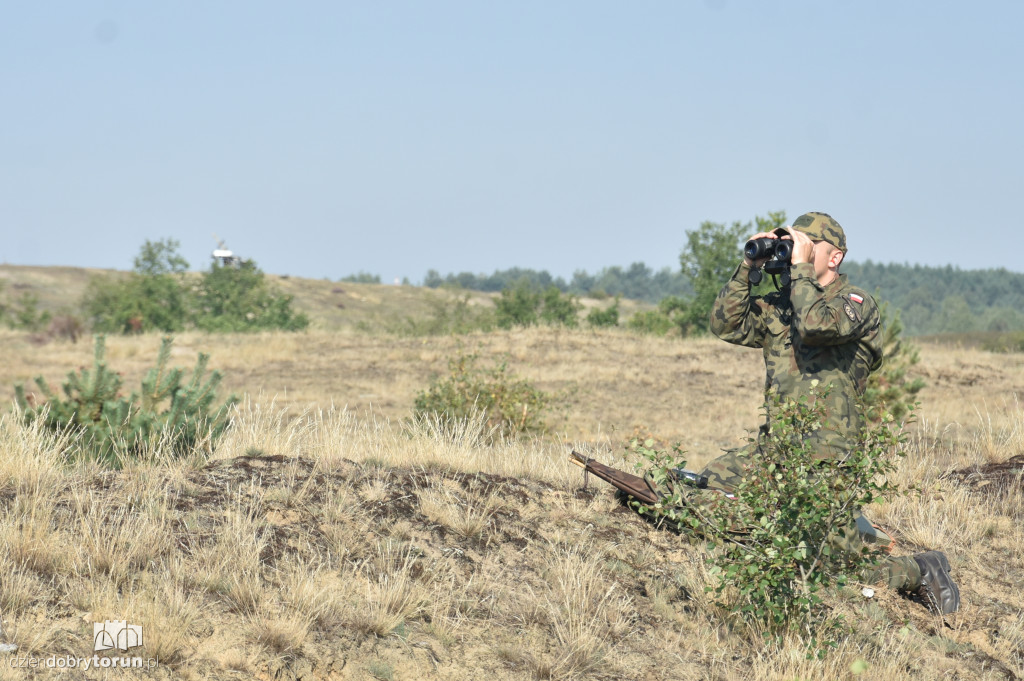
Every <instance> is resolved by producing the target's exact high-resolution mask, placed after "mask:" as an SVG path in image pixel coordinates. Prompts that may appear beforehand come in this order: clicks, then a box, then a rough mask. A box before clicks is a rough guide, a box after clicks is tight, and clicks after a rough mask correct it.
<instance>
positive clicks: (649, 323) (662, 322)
mask: <svg viewBox="0 0 1024 681" xmlns="http://www.w3.org/2000/svg"><path fill="white" fill-rule="evenodd" d="M674 326H675V324H673V323H672V320H671V319H669V318H668V315H665V314H664V313H662V312H661V311H660V310H641V311H639V312H637V313H635V314H634V315H633V316H632V317H630V318H629V320H628V321H627V322H626V328H628V329H629V330H631V331H636V332H637V333H648V334H651V335H652V336H664V335H665V334H667V333H668V332H669V331H671V330H672V328H673V327H674Z"/></svg>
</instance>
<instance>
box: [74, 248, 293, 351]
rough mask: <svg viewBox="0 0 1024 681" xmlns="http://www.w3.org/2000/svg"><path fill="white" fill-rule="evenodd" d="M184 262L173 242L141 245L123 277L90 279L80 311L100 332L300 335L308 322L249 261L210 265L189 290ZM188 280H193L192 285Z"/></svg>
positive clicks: (286, 297) (112, 276) (111, 276)
mask: <svg viewBox="0 0 1024 681" xmlns="http://www.w3.org/2000/svg"><path fill="white" fill-rule="evenodd" d="M187 269H188V262H187V261H186V260H185V259H184V258H182V257H181V256H180V255H178V242H177V241H175V240H173V239H164V240H160V241H155V242H154V241H148V240H147V241H146V242H145V244H143V246H142V250H141V251H140V253H139V255H138V256H137V257H136V258H135V268H134V269H133V270H132V272H131V273H130V274H129V275H128V276H127V277H121V276H117V275H108V276H102V277H94V278H93V279H92V280H91V281H90V282H89V284H88V286H87V287H86V291H85V295H84V296H83V298H82V307H83V310H84V313H85V315H86V317H87V319H88V320H89V323H90V325H91V327H92V329H93V330H94V331H98V332H100V333H141V332H144V331H163V332H168V333H170V332H176V331H181V330H183V329H185V328H196V329H200V330H202V331H263V330H267V329H282V330H285V331H300V330H302V329H305V328H306V327H307V326H309V319H308V318H307V317H306V315H304V314H302V313H301V312H295V311H294V310H293V309H292V297H291V296H288V295H282V294H280V293H278V292H276V291H274V290H273V289H272V287H271V286H270V285H269V284H268V282H267V281H266V278H265V276H264V274H263V272H262V271H261V270H260V269H259V268H258V267H257V266H256V263H254V262H252V261H251V260H246V261H242V262H241V263H240V264H239V265H238V266H231V265H220V264H219V263H217V262H214V263H213V264H212V265H211V266H210V269H209V270H208V271H206V272H203V274H202V275H201V276H200V278H199V281H198V283H197V284H195V285H194V286H193V285H190V283H189V281H188V280H187V278H186V277H187V274H186V270H187ZM193 281H194V280H193Z"/></svg>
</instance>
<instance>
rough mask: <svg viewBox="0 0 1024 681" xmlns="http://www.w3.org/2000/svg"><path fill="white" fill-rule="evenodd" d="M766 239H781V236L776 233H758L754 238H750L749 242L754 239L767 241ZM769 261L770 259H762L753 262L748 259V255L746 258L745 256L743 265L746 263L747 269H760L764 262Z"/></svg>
mask: <svg viewBox="0 0 1024 681" xmlns="http://www.w3.org/2000/svg"><path fill="white" fill-rule="evenodd" d="M765 238H767V239H778V238H779V235H778V234H776V233H775V232H758V233H757V234H755V235H754V236H752V237H750V238H749V239H747V241H753V240H754V239H765ZM767 259H768V258H760V259H759V260H751V259H750V258H748V257H747V256H746V255H744V256H743V263H744V264H745V265H746V266H747V267H760V266H761V264H762V263H763V262H764V261H765V260H767Z"/></svg>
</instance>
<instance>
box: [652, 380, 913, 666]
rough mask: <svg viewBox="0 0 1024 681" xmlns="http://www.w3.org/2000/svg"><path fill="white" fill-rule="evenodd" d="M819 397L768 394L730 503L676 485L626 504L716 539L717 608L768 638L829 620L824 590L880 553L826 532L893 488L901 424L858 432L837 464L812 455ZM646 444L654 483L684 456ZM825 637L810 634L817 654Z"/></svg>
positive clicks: (821, 415) (820, 415)
mask: <svg viewBox="0 0 1024 681" xmlns="http://www.w3.org/2000/svg"><path fill="white" fill-rule="evenodd" d="M826 397H827V391H826V390H822V391H821V392H817V391H816V392H815V394H813V395H812V396H811V399H807V398H801V399H800V400H796V401H794V400H788V401H785V402H780V401H778V400H777V399H776V400H775V402H774V404H773V405H771V408H770V410H769V411H770V413H771V414H773V417H772V419H771V422H770V430H769V433H768V435H767V437H764V438H763V441H762V450H763V451H762V454H761V455H759V456H754V457H751V458H750V462H749V465H748V468H747V469H746V471H745V472H744V479H743V482H742V483H741V484H740V485H739V487H738V488H737V489H736V490H735V497H736V498H735V499H734V500H728V499H726V498H725V497H724V496H722V497H720V498H719V499H718V500H716V501H715V502H714V503H711V504H708V505H701V506H700V507H694V506H691V505H688V504H687V501H686V498H687V492H688V491H689V490H688V489H687V488H679V487H676V488H675V490H676V491H675V493H673V494H672V495H670V496H668V497H666V498H665V499H663V500H662V502H661V503H660V504H659V505H658V506H656V507H649V506H644V505H642V504H638V503H637V502H634V505H637V506H638V510H639V511H640V512H642V513H645V514H648V515H651V516H654V517H656V518H659V519H665V520H666V521H667V522H669V523H670V524H671V525H673V526H674V527H676V528H678V529H680V530H682V531H695V532H697V533H699V534H701V535H703V536H704V537H705V538H707V539H708V540H709V541H710V542H711V543H712V544H714V545H716V547H717V549H718V550H717V551H716V553H715V555H714V557H713V558H712V561H713V563H714V565H713V569H712V572H713V574H715V575H716V577H717V580H718V584H717V586H716V592H717V594H718V595H719V596H720V597H722V598H723V599H724V601H725V602H724V603H723V605H725V606H726V607H727V608H728V609H729V611H730V612H733V611H738V612H740V613H743V615H744V616H745V617H748V618H750V619H752V620H754V621H756V622H758V623H760V624H761V625H762V626H763V627H764V631H765V632H766V635H771V636H781V635H783V634H784V633H786V632H799V631H807V630H808V629H809V625H812V624H829V623H830V621H829V620H828V613H827V611H826V609H825V608H824V606H823V603H822V597H821V596H822V591H823V589H825V588H826V587H828V586H832V585H834V586H842V585H843V584H845V583H846V582H847V581H848V580H849V579H850V578H852V577H853V578H855V577H857V576H859V575H861V574H862V573H863V572H864V571H865V569H866V568H868V567H869V566H870V565H872V564H874V562H875V561H876V560H877V559H878V556H877V555H875V554H872V553H865V554H864V555H862V556H859V557H857V556H850V555H848V554H845V553H842V552H840V551H839V550H837V549H835V548H834V546H833V543H832V542H833V533H834V532H835V531H837V530H840V529H842V528H845V527H847V526H849V525H850V524H851V523H852V522H853V519H854V517H855V513H856V512H857V511H858V509H860V508H861V507H863V506H865V505H867V504H870V503H872V502H874V501H876V500H879V499H881V498H883V497H885V496H887V495H889V494H890V493H891V492H892V491H893V489H892V487H891V486H890V483H889V482H888V481H887V479H886V475H887V474H888V473H891V472H892V471H893V470H894V468H895V463H894V461H893V458H892V454H893V452H894V451H896V449H897V446H898V444H899V443H900V441H901V435H900V431H899V429H898V427H897V426H895V425H894V424H895V421H894V420H893V418H892V417H891V416H890V415H887V416H886V417H885V418H883V419H882V420H881V421H880V422H879V423H876V424H873V425H869V426H867V427H865V428H864V429H863V430H862V431H861V433H860V434H859V436H858V439H857V444H856V446H855V447H854V449H853V450H852V452H851V453H850V455H849V457H848V458H847V459H846V460H845V461H842V462H840V461H837V460H834V459H830V460H825V461H818V460H816V458H815V454H816V447H815V446H814V444H813V441H814V438H813V437H811V436H812V435H813V434H814V432H815V431H817V430H818V429H820V428H821V427H822V423H823V421H824V419H825V415H826V414H825V407H824V404H825V398H826ZM648 444H650V443H646V444H645V445H635V450H636V452H637V453H638V454H639V455H640V456H641V457H642V458H643V459H644V460H646V461H647V462H648V463H650V464H651V465H652V468H651V470H650V475H651V476H652V478H653V480H654V481H655V482H656V483H658V484H659V486H661V485H663V484H664V483H665V481H666V480H667V479H668V478H669V477H670V470H671V469H672V468H675V467H679V466H684V465H685V462H683V461H680V460H678V457H673V456H671V455H667V454H664V453H662V452H658V451H655V450H652V449H650V448H649V447H648V446H647V445H648ZM678 453H679V452H678V448H677V450H676V454H678ZM705 494H707V493H705ZM698 508H699V510H698ZM831 623H832V624H834V623H835V622H834V621H832V622H831ZM811 629H812V630H813V628H811ZM826 630H827V628H826ZM828 644H829V641H816V640H813V639H812V640H811V641H810V645H811V646H812V647H813V648H815V649H819V651H820V650H823V648H821V646H825V645H828Z"/></svg>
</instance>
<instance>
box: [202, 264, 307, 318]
mask: <svg viewBox="0 0 1024 681" xmlns="http://www.w3.org/2000/svg"><path fill="white" fill-rule="evenodd" d="M193 308H194V312H193V323H194V324H195V327H196V328H197V329H201V330H203V331H263V330H267V329H281V330H283V331H301V330H303V329H305V328H306V327H308V326H309V318H308V317H307V316H306V315H305V314H303V313H301V312H295V311H294V310H293V309H292V296H289V295H284V294H281V293H278V292H276V291H274V290H273V289H272V288H271V287H270V285H269V284H268V282H267V280H266V277H265V275H264V274H263V271H262V270H260V268H259V267H257V266H256V263H255V262H253V261H252V260H243V261H242V262H241V263H240V264H239V265H238V266H237V267H236V266H232V265H220V264H218V263H216V262H214V263H213V264H212V265H211V266H210V269H209V270H207V271H206V272H203V276H202V279H200V282H199V285H198V286H197V288H196V291H195V299H194V302H193Z"/></svg>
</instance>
